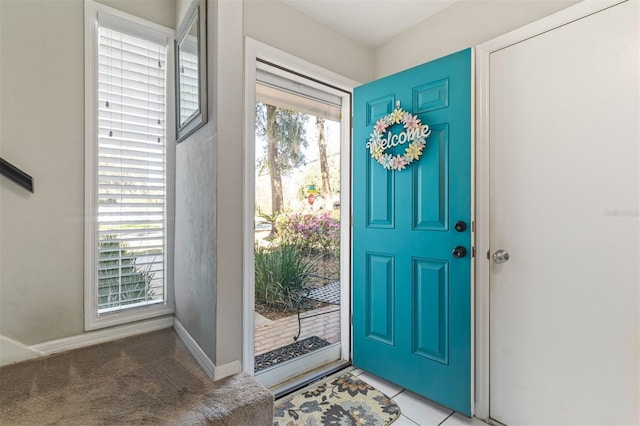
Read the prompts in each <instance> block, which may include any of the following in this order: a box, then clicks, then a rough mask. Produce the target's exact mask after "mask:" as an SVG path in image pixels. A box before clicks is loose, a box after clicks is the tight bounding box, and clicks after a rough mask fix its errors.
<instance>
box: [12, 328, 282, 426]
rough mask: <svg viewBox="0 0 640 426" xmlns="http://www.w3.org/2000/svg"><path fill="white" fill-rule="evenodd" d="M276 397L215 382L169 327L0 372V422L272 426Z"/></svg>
mask: <svg viewBox="0 0 640 426" xmlns="http://www.w3.org/2000/svg"><path fill="white" fill-rule="evenodd" d="M272 422H273V394H271V392H269V391H268V390H267V389H265V388H264V387H263V386H262V385H260V384H259V383H258V382H256V381H255V379H254V378H253V377H251V376H249V375H246V374H238V375H235V376H232V377H228V378H226V379H223V380H219V381H217V382H213V381H212V380H211V379H210V378H209V377H208V376H207V375H206V374H205V372H204V371H203V370H202V369H201V368H200V366H199V365H198V364H197V363H196V361H195V360H194V359H193V357H192V356H191V354H190V353H189V352H188V350H187V348H186V347H185V346H184V344H183V343H182V342H181V341H180V339H179V338H178V336H177V335H176V333H175V332H174V331H173V330H172V329H166V330H160V331H157V332H153V333H148V334H143V335H140V336H134V337H130V338H126V339H121V340H117V341H113V342H109V343H104V344H101V345H96V346H91V347H88V348H82V349H78V350H74V351H69V352H65V353H61V354H57V355H54V356H51V357H47V358H41V359H36V360H31V361H26V362H22V363H19V364H14V365H9V366H4V367H1V368H0V425H5V424H7V425H34V424H68V425H88V424H109V425H118V424H129V425H130V424H136V425H137V424H167V425H168V424H171V425H197V424H212V425H272V424H273V423H272Z"/></svg>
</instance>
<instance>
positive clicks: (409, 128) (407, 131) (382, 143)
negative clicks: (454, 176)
mask: <svg viewBox="0 0 640 426" xmlns="http://www.w3.org/2000/svg"><path fill="white" fill-rule="evenodd" d="M395 124H402V125H403V127H404V130H403V131H402V132H401V133H399V134H397V135H394V134H392V133H391V130H390V127H392V126H393V125H395ZM385 133H386V136H385ZM430 134H431V130H430V129H429V126H427V125H426V124H420V119H419V118H418V116H417V115H413V114H411V113H409V112H407V111H404V110H403V109H402V108H400V101H398V102H396V108H395V109H394V110H393V112H391V114H388V115H386V116H384V117H382V118H381V119H380V120H378V121H377V122H376V125H375V126H374V127H373V133H371V135H370V138H369V141H368V142H367V145H366V147H367V148H368V149H369V152H370V153H371V157H373V158H374V159H375V160H376V161H378V163H380V164H382V167H384V168H385V169H387V170H398V171H399V170H404V169H405V168H406V167H407V166H408V165H409V164H411V163H413V162H414V161H416V160H418V159H419V158H420V156H421V155H422V151H423V150H424V147H425V145H426V143H427V142H426V139H427V137H428V136H429V135H430ZM407 143H408V144H409V145H408V146H407V148H406V149H405V150H404V154H402V155H400V154H398V155H396V156H395V157H394V156H393V155H391V154H389V153H385V151H386V150H387V149H389V148H393V147H396V146H398V145H404V144H407Z"/></svg>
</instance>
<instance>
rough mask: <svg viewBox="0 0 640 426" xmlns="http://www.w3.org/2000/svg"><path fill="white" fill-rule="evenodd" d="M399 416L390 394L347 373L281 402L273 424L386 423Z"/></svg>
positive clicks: (306, 425) (336, 424)
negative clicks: (387, 394) (388, 395)
mask: <svg viewBox="0 0 640 426" xmlns="http://www.w3.org/2000/svg"><path fill="white" fill-rule="evenodd" d="M398 416H400V407H398V406H397V405H396V404H395V403H394V402H393V401H391V399H390V398H389V397H387V396H386V395H385V394H383V393H382V392H380V391H379V390H376V389H375V388H373V386H371V385H370V384H368V383H366V382H363V381H362V380H360V379H358V378H357V377H355V376H354V375H352V374H351V373H347V374H344V375H342V376H339V377H337V378H336V377H333V378H329V379H327V380H326V381H324V382H323V383H321V384H320V385H318V386H317V387H315V388H310V389H308V390H306V391H303V392H302V393H299V394H296V395H294V396H292V397H290V398H287V399H285V400H284V401H282V402H280V403H279V404H278V405H276V407H275V416H274V418H273V426H303V425H304V426H319V425H335V426H338V425H340V426H342V425H354V426H355V425H376V426H377V425H380V426H383V425H384V426H386V425H389V424H391V423H393V422H394V421H395V420H396V419H397V418H398Z"/></svg>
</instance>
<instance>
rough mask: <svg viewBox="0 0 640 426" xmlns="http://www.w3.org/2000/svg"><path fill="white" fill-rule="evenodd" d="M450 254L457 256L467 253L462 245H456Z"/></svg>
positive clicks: (463, 255)
mask: <svg viewBox="0 0 640 426" xmlns="http://www.w3.org/2000/svg"><path fill="white" fill-rule="evenodd" d="M451 254H452V255H453V257H457V258H461V257H465V256H466V255H467V249H466V248H464V247H462V246H457V247H456V248H454V249H453V251H452V252H451Z"/></svg>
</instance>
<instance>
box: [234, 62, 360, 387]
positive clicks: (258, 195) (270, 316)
mask: <svg viewBox="0 0 640 426" xmlns="http://www.w3.org/2000/svg"><path fill="white" fill-rule="evenodd" d="M250 77H251V76H250ZM252 79H253V82H252V81H251V80H249V79H248V81H247V85H248V87H249V85H251V86H252V87H251V88H250V89H251V92H252V93H251V94H250V95H252V96H248V98H252V99H248V101H250V102H251V103H252V106H253V110H252V111H251V116H252V118H253V119H254V120H253V126H251V128H250V127H249V125H250V124H251V123H247V131H248V132H249V131H251V132H252V133H253V135H252V136H253V138H252V140H251V139H250V138H247V144H248V145H249V146H248V147H247V148H248V151H250V152H249V155H247V161H246V163H245V168H246V169H247V171H248V173H247V174H248V176H247V180H250V181H251V182H249V183H248V184H247V185H246V186H245V188H246V189H247V191H248V195H247V199H246V206H247V209H246V213H245V215H250V217H248V218H247V217H246V216H245V223H246V224H250V226H251V228H248V227H247V228H245V229H246V231H247V232H248V234H249V235H247V238H246V239H245V258H246V260H247V263H249V265H248V268H246V271H247V279H246V282H245V289H246V290H248V291H247V292H246V295H247V296H246V297H248V298H251V300H250V301H249V303H245V356H244V363H245V366H244V369H245V371H247V372H250V373H253V374H254V375H255V377H256V379H258V381H260V382H261V383H262V384H263V385H265V386H267V387H270V388H272V389H279V388H280V387H281V384H282V383H284V382H287V386H288V385H290V383H291V382H292V381H293V382H295V381H296V380H298V378H300V377H302V376H304V375H307V374H309V372H311V371H314V372H316V371H322V370H323V369H326V368H329V367H330V366H332V365H335V364H336V363H344V362H348V360H349V359H350V333H349V326H350V325H349V323H348V318H349V315H350V287H351V285H350V264H349V257H350V255H349V254H350V249H351V245H350V232H349V230H350V224H349V220H350V191H349V188H350V172H349V170H350V167H349V163H350V149H349V146H350V143H349V142H350V137H349V129H350V123H349V121H348V120H349V117H350V114H349V111H350V93H349V92H347V91H344V90H341V89H338V88H335V87H333V86H330V85H327V84H324V83H322V82H319V81H318V80H316V79H313V78H308V77H305V76H303V75H301V74H299V73H297V72H291V71H289V70H287V69H284V68H283V67H281V66H278V65H274V64H272V63H266V62H263V61H262V60H260V59H257V60H256V68H255V77H253V78H252ZM248 117H249V115H248ZM249 237H250V238H249Z"/></svg>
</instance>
